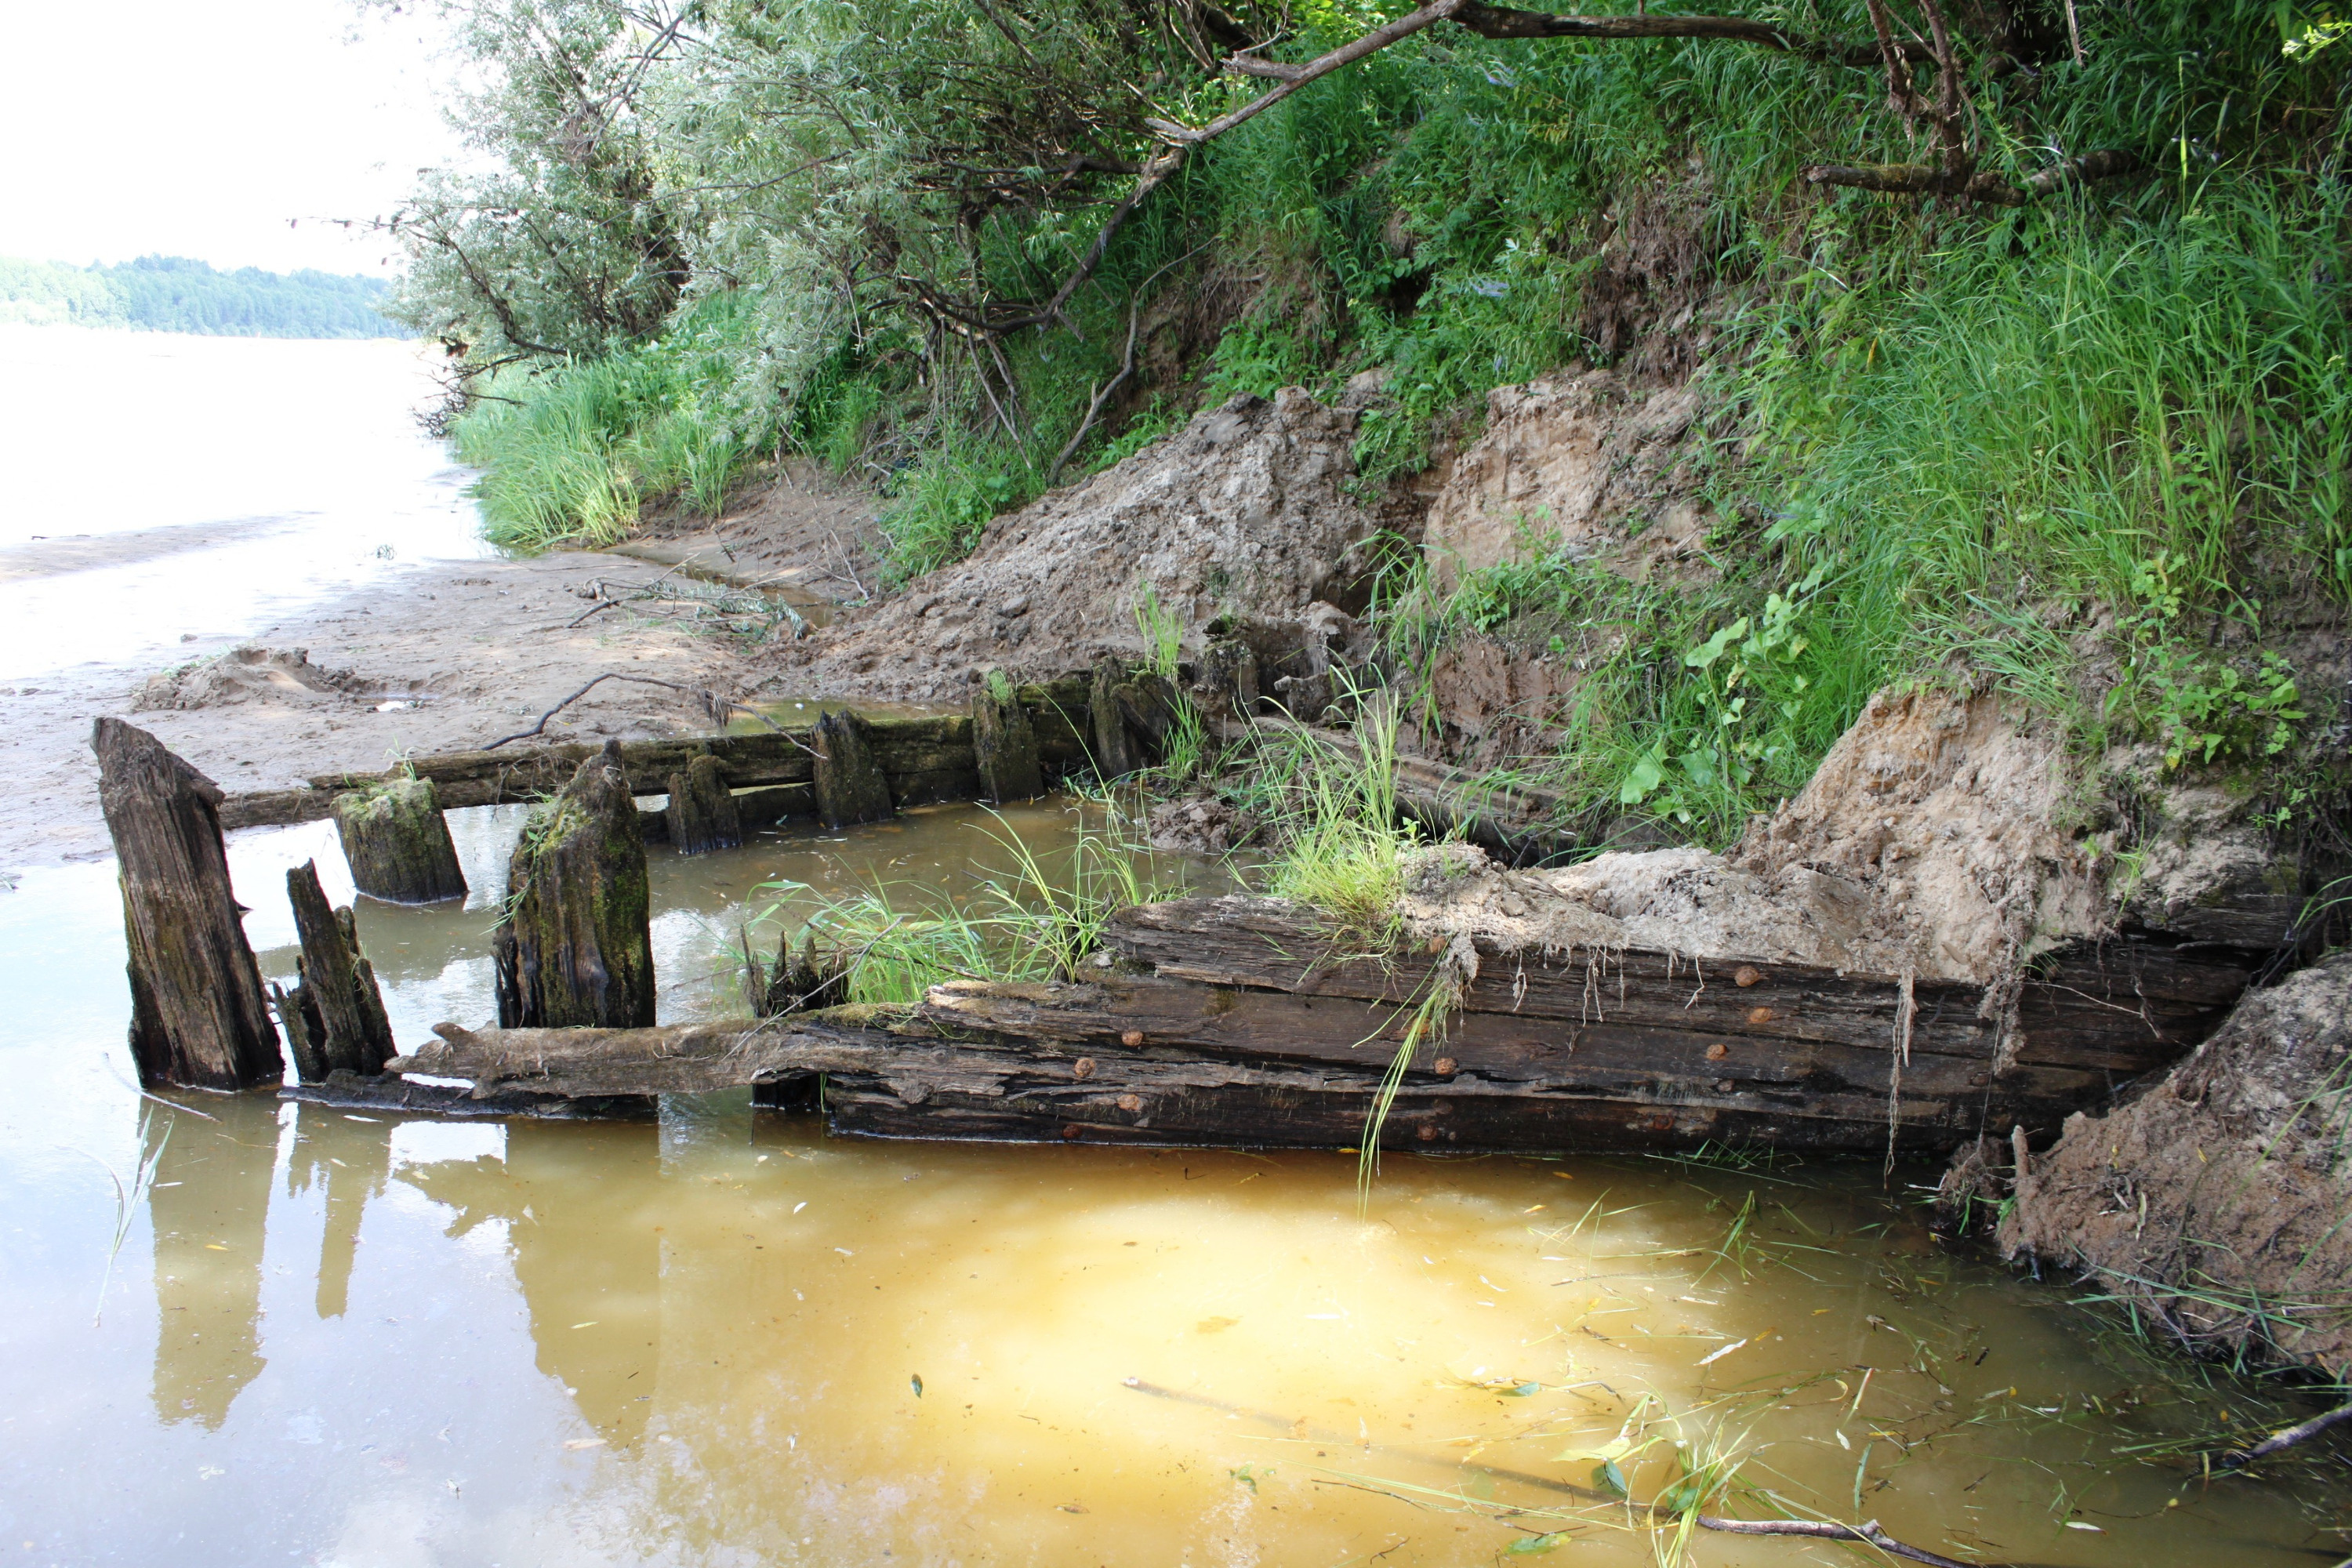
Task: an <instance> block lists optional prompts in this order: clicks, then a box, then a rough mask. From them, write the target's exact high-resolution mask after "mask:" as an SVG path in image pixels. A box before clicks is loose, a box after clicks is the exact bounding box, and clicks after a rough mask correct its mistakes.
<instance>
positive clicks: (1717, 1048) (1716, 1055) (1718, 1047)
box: [1078, 1040, 1731, 1078]
mask: <svg viewBox="0 0 2352 1568" xmlns="http://www.w3.org/2000/svg"><path fill="white" fill-rule="evenodd" d="M1730 1054H1731V1047H1729V1046H1727V1045H1725V1044H1724V1043H1723V1042H1722V1041H1721V1040H1717V1041H1716V1042H1715V1044H1713V1045H1711V1046H1709V1047H1707V1048H1706V1059H1707V1060H1709V1061H1711V1062H1719V1061H1721V1060H1722V1059H1723V1058H1726V1057H1727V1056H1729V1055H1730ZM1078 1076H1079V1077H1080V1078H1084V1077H1086V1076H1087V1075H1086V1074H1084V1073H1080V1074H1079V1075H1078Z"/></svg>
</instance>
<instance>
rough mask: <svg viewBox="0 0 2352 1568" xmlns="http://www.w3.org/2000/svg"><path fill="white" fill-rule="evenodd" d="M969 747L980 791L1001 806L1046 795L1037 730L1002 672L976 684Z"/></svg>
mask: <svg viewBox="0 0 2352 1568" xmlns="http://www.w3.org/2000/svg"><path fill="white" fill-rule="evenodd" d="M971 749H972V753H973V756H974V758H975V759H976V760H977V761H978V763H979V764H980V787H981V793H982V795H985V796H986V797H987V798H988V799H990V800H992V801H995V802H997V803H999V804H1000V805H1001V804H1003V802H1005V801H1008V800H1034V799H1036V798H1037V797H1038V796H1039V795H1044V794H1045V770H1044V768H1043V766H1042V765H1041V764H1040V763H1038V761H1037V731H1036V727H1035V726H1034V725H1033V724H1031V723H1030V721H1029V710H1028V709H1026V708H1024V707H1023V706H1022V705H1021V699H1020V697H1019V696H1018V695H1017V694H1016V693H1015V692H1014V691H1013V687H1012V685H1011V684H1010V683H1009V682H1007V681H1006V679H1005V678H1004V676H1003V672H1002V671H999V670H993V669H992V670H990V671H989V672H988V673H987V674H986V675H985V676H983V677H982V678H981V679H978V680H976V681H974V682H973V683H972V688H971Z"/></svg>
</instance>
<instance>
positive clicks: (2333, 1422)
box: [2221, 1405, 2352, 1470]
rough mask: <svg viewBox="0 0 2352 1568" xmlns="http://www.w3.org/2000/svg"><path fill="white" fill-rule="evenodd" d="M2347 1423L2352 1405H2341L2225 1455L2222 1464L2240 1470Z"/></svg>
mask: <svg viewBox="0 0 2352 1568" xmlns="http://www.w3.org/2000/svg"><path fill="white" fill-rule="evenodd" d="M2347 1421H2352V1405H2337V1406H2336V1408H2335V1409H2333V1410H2330V1411H2327V1412H2326V1413H2325V1414H2323V1415H2315V1416H2313V1417H2312V1418H2311V1419H2310V1420H2308V1421H2305V1422H2301V1423H2299V1424H2297V1425H2295V1426H2289V1427H2287V1428H2285V1429H2284V1430H2283V1431H2278V1432H2273V1433H2272V1434H2271V1435H2270V1436H2267V1437H2265V1438H2263V1440H2262V1441H2261V1442H2259V1443H2257V1444H2255V1445H2254V1446H2253V1447H2251V1448H2245V1449H2240V1450H2237V1451H2234V1452H2232V1453H2230V1454H2228V1455H2225V1456H2224V1457H2223V1458H2222V1460H2221V1464H2222V1466H2223V1468H2227V1469H2232V1470H2234V1469H2238V1468H2242V1467H2243V1466H2246V1465H2251V1464H2252V1463H2253V1462H2254V1461H2255V1460H2257V1459H2267V1458H2270V1457H2271V1456H2272V1455H2273V1454H2275V1453H2277V1452H2279V1451H2280V1450H2281V1449H2284V1448H2292V1447H2294V1446H2295V1445H2296V1444H2297V1443H2300V1442H2302V1441H2304V1440H2305V1438H2309V1437H2316V1436H2319V1435H2320V1434H2321V1433H2322V1432H2325V1431H2326V1430H2327V1429H2328V1428H2329V1427H2331V1426H2342V1425H2343V1424H2344V1423H2345V1422H2347Z"/></svg>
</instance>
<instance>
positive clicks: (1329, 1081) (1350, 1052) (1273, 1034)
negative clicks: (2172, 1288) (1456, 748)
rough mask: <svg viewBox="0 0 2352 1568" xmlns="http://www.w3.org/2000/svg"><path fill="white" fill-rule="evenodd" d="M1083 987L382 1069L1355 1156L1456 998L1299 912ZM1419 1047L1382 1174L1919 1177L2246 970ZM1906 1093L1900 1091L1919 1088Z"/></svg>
mask: <svg viewBox="0 0 2352 1568" xmlns="http://www.w3.org/2000/svg"><path fill="white" fill-rule="evenodd" d="M1106 944H1107V956H1109V957H1110V958H1111V959H1112V963H1111V964H1110V965H1109V967H1108V968H1105V969H1101V970H1099V971H1097V972H1096V973H1093V974H1092V975H1091V976H1090V977H1089V978H1088V979H1087V980H1085V981H1084V982H1080V983H1071V984H1019V985H1014V984H982V983H976V982H975V983H959V984H949V985H942V986H938V987H934V988H933V989H932V991H931V992H930V994H929V997H928V998H927V999H926V1001H925V1002H924V1003H923V1004H922V1005H920V1006H919V1007H914V1008H901V1009H877V1008H833V1009H828V1010H824V1011H819V1012H803V1013H793V1014H788V1015H785V1016H777V1017H771V1018H768V1019H764V1020H756V1021H755V1020H743V1021H739V1022H733V1023H716V1024H699V1025H687V1026H672V1027H668V1028H660V1029H625V1030H511V1029H509V1030H482V1031H467V1030H464V1029H460V1028H457V1026H442V1027H441V1028H440V1029H439V1030H438V1031H436V1032H437V1033H438V1034H439V1035H440V1036H441V1039H440V1040H439V1041H438V1042H437V1043H436V1044H434V1045H429V1046H427V1047H424V1048H423V1049H422V1050H420V1051H419V1052H418V1053H417V1054H416V1056H415V1057H413V1058H402V1059H401V1060H399V1061H397V1062H395V1063H394V1064H393V1070H394V1071H413V1072H422V1073H428V1074H432V1075H436V1076H443V1077H450V1078H458V1079H470V1080H472V1081H473V1082H474V1083H475V1084H476V1085H477V1087H478V1090H479V1091H480V1092H484V1093H494V1094H495V1093H516V1092H521V1093H530V1094H541V1095H546V1094H553V1095H564V1096H579V1097H594V1096H614V1095H624V1094H646V1093H679V1092H701V1091H708V1090H711V1089H725V1088H734V1087H740V1086H742V1085H745V1084H750V1085H754V1086H761V1085H781V1084H786V1083H792V1082H798V1081H802V1080H804V1079H808V1078H809V1077H810V1076H811V1075H823V1077H824V1108H825V1112H826V1115H827V1118H828V1123H829V1126H830V1127H831V1129H832V1130H833V1131H836V1132H843V1133H852V1134H867V1135H877V1136H886V1137H913V1138H966V1139H984V1140H991V1141H1010V1142H1040V1141H1045V1142H1071V1141H1100V1142H1123V1143H1147V1144H1214V1145H1229V1146H1240V1147H1285V1146H1287V1147H1339V1146H1347V1145H1352V1144H1355V1143H1357V1142H1360V1139H1361V1138H1362V1136H1363V1129H1364V1122H1365V1112H1366V1110H1367V1108H1368V1107H1369V1105H1370V1102H1371V1099H1372V1096H1373V1094H1374V1092H1375V1090H1376V1089H1377V1088H1378V1086H1379V1084H1380V1081H1381V1076H1382V1075H1383V1073H1384V1072H1386V1070H1387V1069H1388V1068H1389V1066H1390V1063H1391V1060H1392V1058H1394V1057H1395V1055H1396V1054H1397V1053H1398V1051H1399V1050H1400V1049H1401V1048H1402V1044H1403V1041H1404V1038H1405V1037H1406V1035H1407V1033H1408V1031H1409V1030H1410V1028H1411V1026H1412V1017H1413V1015H1414V1013H1415V1012H1416V1010H1417V1009H1418V1008H1419V1006H1420V1005H1421V1003H1422V1001H1423V999H1424V998H1425V997H1426V996H1427V995H1428V987H1429V986H1430V985H1431V984H1433V983H1435V981H1436V980H1437V977H1438V969H1437V960H1436V959H1435V958H1433V956H1432V955H1431V954H1430V953H1428V952H1415V951H1411V950H1408V949H1404V948H1400V949H1398V950H1396V951H1394V952H1390V953H1386V954H1382V955H1380V956H1378V957H1367V956H1363V955H1360V954H1355V953H1349V952H1335V951H1334V950H1333V949H1332V948H1331V947H1330V946H1329V945H1328V943H1327V942H1324V940H1323V939H1322V938H1321V937H1320V936H1319V935H1318V933H1317V930H1316V928H1315V926H1314V924H1313V923H1312V921H1311V918H1310V917H1309V916H1308V915H1307V911H1305V910H1301V909H1300V908H1299V907H1298V906H1296V905H1292V904H1286V903H1283V902H1280V901H1278V900H1263V899H1246V898H1229V899H1217V900H1179V901H1176V902H1172V903H1164V904H1153V905H1146V906H1141V907H1139V908H1135V909H1130V910H1124V911H1122V912H1121V913H1120V914H1119V915H1118V917H1116V918H1115V919H1114V920H1113V921H1112V922H1111V926H1110V928H1109V930H1108V932H1107V934H1106ZM1479 956H1480V960H1481V962H1480V963H1479V967H1478V973H1477V975H1476V977H1475V979H1473V980H1471V981H1470V982H1469V983H1468V984H1464V985H1461V986H1460V987H1459V989H1458V995H1457V998H1456V999H1457V1000H1458V1003H1459V1005H1458V1007H1456V1008H1454V1010H1453V1011H1451V1013H1450V1014H1449V1016H1448V1022H1447V1025H1446V1026H1445V1028H1444V1031H1443V1032H1442V1034H1440V1035H1438V1036H1436V1037H1433V1038H1431V1039H1429V1040H1428V1041H1427V1042H1426V1043H1423V1044H1422V1045H1420V1046H1419V1047H1418V1048H1417V1049H1416V1050H1415V1052H1414V1054H1413V1057H1412V1060H1411V1061H1410V1063H1409V1064H1408V1066H1407V1068H1406V1071H1405V1074H1404V1078H1403V1081H1402V1089H1401V1091H1400V1092H1399V1094H1398V1096H1397V1099H1396V1101H1395V1105H1394V1108H1393V1109H1392V1110H1391V1113H1390V1115H1389V1117H1388V1119H1387V1121H1386V1124H1385V1126H1384V1129H1383V1132H1382V1140H1381V1141H1382V1142H1383V1143H1384V1144H1386V1145H1388V1146H1391V1147H1397V1148H1420V1149H1449V1150H1561V1149H1587V1150H1597V1149H1640V1148H1674V1147H1684V1148H1687V1147H1691V1146H1694V1145H1696V1144H1698V1143H1702V1142H1757V1143H1768V1144H1771V1145H1774V1146H1778V1147H1784V1148H1807V1149H1820V1150H1840V1149H1843V1150H1857V1151H1865V1150H1866V1151H1871V1152H1879V1151H1884V1150H1886V1149H1888V1148H1889V1147H1890V1146H1892V1147H1894V1148H1895V1149H1899V1150H1902V1151H1905V1152H1918V1153H1927V1152H1936V1151H1938V1150H1944V1149H1948V1148H1950V1147H1952V1146H1954V1145H1956V1144H1958V1143H1959V1142H1965V1141H1967V1140H1969V1139H1972V1138H1974V1137H1976V1136H1977V1135H1978V1134H1979V1132H1980V1131H1985V1130H1987V1129H1992V1130H2005V1129H2008V1128H2010V1127H2013V1126H2014V1127H2023V1128H2024V1129H2026V1130H2027V1131H2028V1133H2029V1135H2031V1136H2033V1137H2036V1138H2042V1137H2047V1136H2049V1135H2051V1134H2053V1133H2054V1132H2055V1131H2057V1128H2058V1125H2059V1124H2060V1122H2062V1121H2063V1119H2064V1118H2065V1117H2066V1116H2067V1115H2068V1114H2070V1113H2072V1112H2073V1111H2074V1110H2081V1109H2084V1108H2085V1107H2087V1106H2089V1105H2092V1104H2094V1103H2096V1102H2097V1101H2099V1100H2102V1099H2104V1098H2105V1097H2106V1096H2107V1095H2109V1094H2110V1093H2112V1092H2113V1090H2114V1089H2116V1088H2117V1087H2118V1086H2119V1085H2121V1084H2122V1083H2123V1082H2125V1081H2126V1080H2128V1079H2130V1078H2131V1077H2133V1076H2136V1075H2137V1074H2138V1073H2141V1072H2145V1071H2147V1070H2151V1069H2153V1068H2159V1067H2162V1066H2164V1065H2165V1064H2167V1063H2168V1062H2170V1061H2171V1060H2173V1059H2175V1058H2178V1057H2179V1055H2180V1054H2181V1053H2182V1052H2184V1051H2186V1050H2188V1049H2189V1047H2192V1046H2193V1045H2195V1044H2196V1043H2197V1041H2199V1040H2200V1039H2202V1038H2203V1037H2204V1036H2205V1035H2206V1034H2208V1033H2210V1031H2211V1029H2212V1028H2214V1027H2215V1026H2218V1024H2219V1022H2220V1021H2221V1018H2222V1016H2225V1015H2226V1013H2227V1012H2228V1010H2229V1007H2230V1006H2231V1004H2232V1003H2233V1002H2234V1001H2235V999H2236V996H2237V994H2238V992H2239V991H2240V990H2241V989H2242V988H2243V986H2244V984H2245V983H2246V981H2247V979H2248V977H2249V975H2250V973H2251V967H2250V966H2251V963H2252V961H2251V960H2250V959H2248V958H2246V957H2245V956H2244V955H2242V954H2240V953H2237V952H2235V951H2234V950H2221V949H2202V948H2199V947H2197V946H2196V945H2195V944H2166V943H2161V942H2110V943H2108V944H2106V946H2105V947H2104V948H2102V949H2098V950H2095V951H2092V950H2086V951H2084V952H2079V953H2074V954H2071V955H2063V956H2060V957H2057V958H2055V959H2053V960H2052V961H2050V962H2048V963H2045V964H2044V965H2043V966H2042V968H2040V969H2038V970H2037V971H2036V973H2034V974H2033V975H2032V976H2031V977H2029V978H2028V979H2027V981H2026V982H2025V984H2024V989H2023V994H2022V995H2021V998H2020V1001H2019V1005H2018V1007H2017V1010H2016V1013H2015V1016H2014V1020H2013V1021H2012V1022H2009V1023H2006V1024H2004V1022H2003V1021H2002V1020H2001V1018H2000V1016H1998V1015H1999V1014H2000V1009H1998V1008H1996V1009H1993V1010H1992V1013H1993V1014H1994V1016H1987V1009H1986V1007H1985V1005H1984V1004H1985V999H1986V998H1985V993H1984V990H1983V988H1981V987H1978V986H1973V985H1966V984H1952V983H1944V982H1931V981H1919V982H1916V983H1915V984H1913V985H1912V986H1911V987H1910V993H1909V1007H1910V1027H1909V1030H1908V1040H1907V1047H1908V1048H1907V1052H1906V1051H1904V1050H1902V1049H1901V1048H1900V1047H1898V1043H1897V1040H1898V1019H1899V1018H1900V1017H1901V1016H1903V1014H1904V1011H1905V1009H1906V1002H1905V987H1904V983H1903V982H1902V981H1901V980H1899V979H1897V978H1895V977H1893V976H1885V975H1856V974H1842V973H1838V972H1836V971H1834V970H1829V969H1823V968H1821V967H1818V966H1813V965H1804V964H1793V963H1756V962H1746V963H1743V962H1738V961H1723V962H1720V963H1717V962H1714V961H1707V962H1701V963H1694V962H1693V961H1692V960H1691V959H1689V958H1687V957H1680V956H1676V955H1671V954H1667V953H1663V952H1642V951H1625V952H1617V951H1594V952H1570V953H1555V954H1549V955H1535V954H1528V955H1520V954H1516V953H1504V952H1494V951H1491V950H1490V951H1482V952H1481V953H1480V955H1479ZM1898 1068H1899V1072H1898Z"/></svg>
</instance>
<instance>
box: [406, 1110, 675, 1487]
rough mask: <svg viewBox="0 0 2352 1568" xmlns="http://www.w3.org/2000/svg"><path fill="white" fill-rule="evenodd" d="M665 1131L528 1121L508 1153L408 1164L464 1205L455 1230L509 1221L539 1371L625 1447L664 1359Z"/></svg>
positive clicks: (441, 1197) (426, 1184)
mask: <svg viewBox="0 0 2352 1568" xmlns="http://www.w3.org/2000/svg"><path fill="white" fill-rule="evenodd" d="M660 1138H661V1130H660V1128H659V1127H658V1126H656V1124H655V1123H653V1122H650V1121H643V1122H608V1123H603V1124H580V1123H571V1122H547V1121H514V1122H511V1123H509V1125H508V1128H507V1145H506V1158H505V1159H504V1160H503V1161H499V1160H496V1159H492V1158H489V1157H488V1156H483V1157H480V1158H477V1159H474V1160H471V1161H467V1162H465V1163H457V1162H454V1161H443V1162H439V1163H433V1164H420V1165H409V1166H404V1167H403V1169H402V1170H401V1173H400V1179H401V1180H402V1181H403V1182H405V1183H408V1184H412V1185H414V1186H415V1188H416V1189H417V1190H418V1191H419V1192H421V1193H423V1194H425V1196H427V1197H429V1198H431V1199H433V1200H434V1201H435V1202H436V1203H440V1204H446V1205H448V1206H449V1207H450V1208H452V1209H455V1210H456V1211H457V1217H456V1218H455V1219H453V1220H452V1221H451V1222H450V1224H449V1230H448V1234H449V1235H450V1236H452V1237H462V1236H464V1235H465V1234H467V1232H468V1231H471V1230H472V1229H474V1228H475V1227H476V1226H478V1225H480V1224H481V1223H482V1222H483V1221H485V1220H491V1219H496V1220H500V1221H503V1222H504V1224H505V1227H506V1234H507V1243H508V1247H509V1249H510V1251H511V1253H512V1255H513V1258H514V1272H515V1282H516V1283H517V1284H518V1285H520V1287H521V1288H522V1295H523V1300H524V1302H525V1304H526V1305H527V1306H528V1307H529V1309H530V1331H531V1339H532V1341H533V1342H534V1343H535V1344H536V1345H537V1347H538V1352H539V1353H538V1357H537V1359H538V1363H539V1370H540V1371H541V1372H543V1373H547V1374H548V1375H549V1376H551V1377H553V1378H556V1379H558V1380H560V1381H561V1382H562V1384H563V1387H564V1392H566V1393H567V1394H571V1395H572V1399H573V1401H574V1402H575V1403H576V1404H577V1405H579V1408H580V1413H581V1415H583V1416H585V1417H586V1418H587V1420H588V1423H589V1425H590V1426H593V1427H594V1428H595V1429H596V1432H597V1435H598V1436H602V1437H604V1439H606V1440H607V1441H608V1442H613V1443H617V1444H622V1445H629V1444H634V1443H635V1442H636V1441H637V1440H638V1439H639V1438H641V1437H643V1436H645V1430H646V1415H647V1413H648V1411H649V1409H650V1408H651V1405H652V1401H653V1396H654V1392H655V1387H656V1380H657V1378H658V1376H659V1373H660V1367H661V1262H662V1259H661V1236H660V1234H659V1233H660V1230H661V1224H660V1211H661V1206H662V1205H661V1197H662V1184H661V1183H660V1181H659V1180H658V1177H659V1175H660V1165H661V1147H660Z"/></svg>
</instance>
